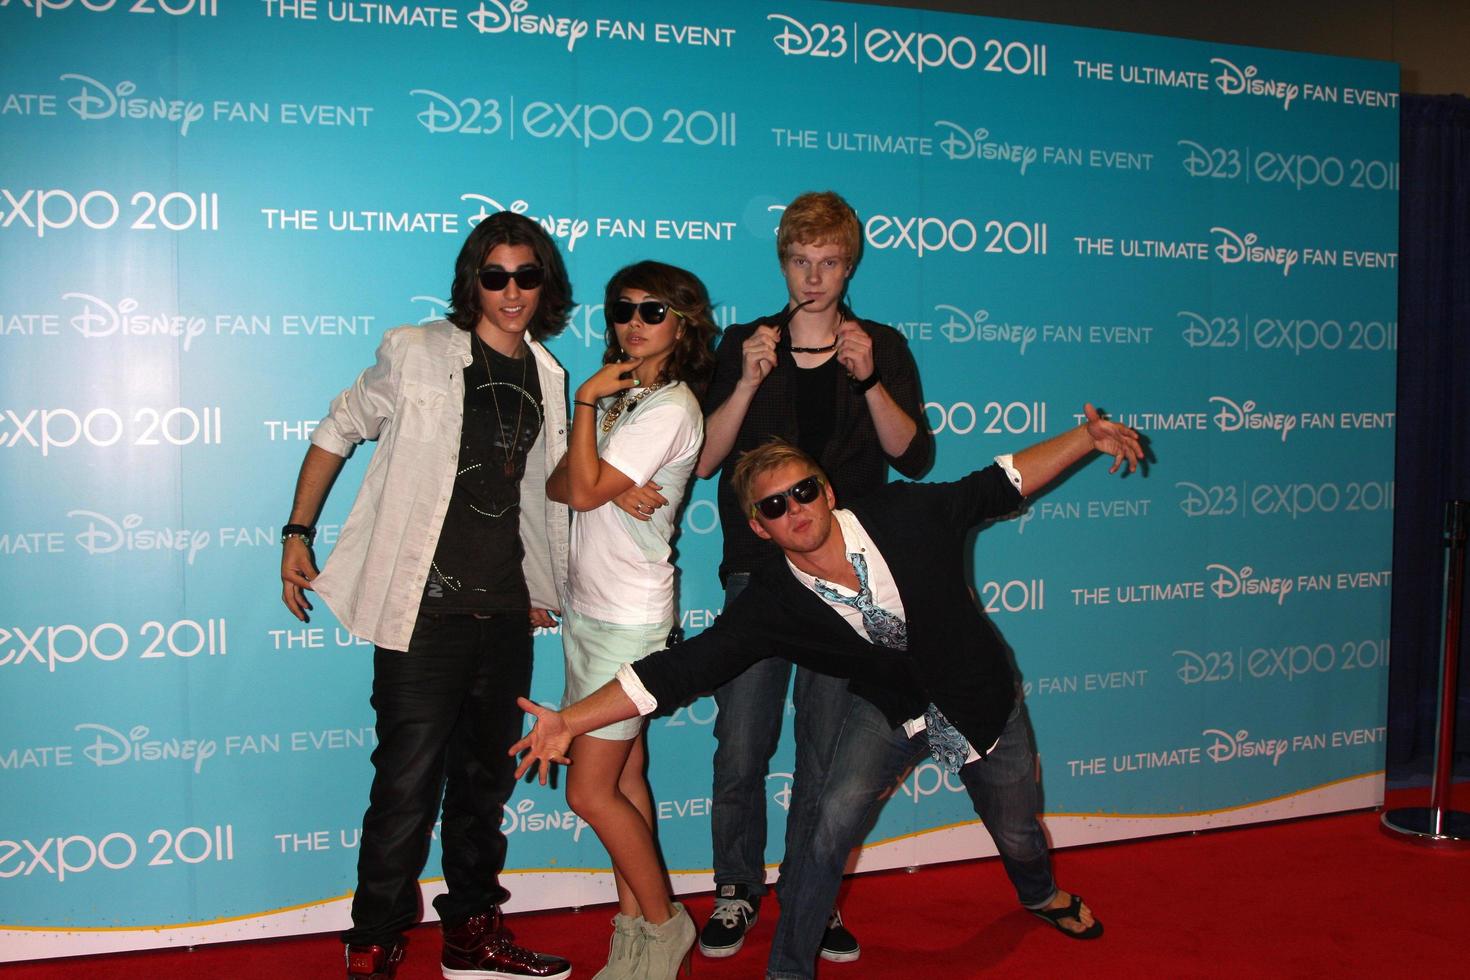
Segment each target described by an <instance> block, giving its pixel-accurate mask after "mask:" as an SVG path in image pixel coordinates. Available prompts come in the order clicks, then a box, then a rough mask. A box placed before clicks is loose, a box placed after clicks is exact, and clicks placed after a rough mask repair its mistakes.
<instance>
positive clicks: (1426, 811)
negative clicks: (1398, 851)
mask: <svg viewBox="0 0 1470 980" xmlns="http://www.w3.org/2000/svg"><path fill="white" fill-rule="evenodd" d="M1381 819H1382V822H1383V831H1384V833H1386V834H1388V835H1389V836H1390V837H1398V838H1400V839H1402V840H1407V841H1410V842H1411V843H1414V844H1423V845H1426V846H1428V847H1449V848H1470V813H1463V812H1461V811H1459V810H1436V809H1432V808H1430V807H1425V806H1407V807H1400V808H1399V809H1397V810H1385V811H1384V812H1383V817H1382V818H1381Z"/></svg>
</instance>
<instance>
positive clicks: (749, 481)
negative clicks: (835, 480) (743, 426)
mask: <svg viewBox="0 0 1470 980" xmlns="http://www.w3.org/2000/svg"><path fill="white" fill-rule="evenodd" d="M787 463H798V464H800V465H802V466H805V467H806V468H807V469H809V470H811V471H812V472H813V473H815V474H816V475H817V476H820V477H821V478H822V481H823V482H824V483H827V484H828V485H829V486H830V485H831V483H830V481H828V480H827V474H826V473H823V472H822V467H821V466H819V465H818V464H817V461H816V460H814V459H812V458H811V457H810V456H808V455H807V454H806V453H804V452H802V451H801V450H800V449H798V448H797V447H795V446H793V445H792V444H791V443H789V442H787V441H786V440H785V439H782V438H781V437H780V436H772V437H771V438H769V439H767V440H766V441H765V442H763V443H761V444H760V445H759V446H756V447H755V448H754V449H752V450H750V451H749V452H747V453H746V454H745V455H743V456H741V457H740V460H739V461H738V462H737V463H736V464H735V472H734V473H733V474H731V476H730V488H731V489H732V490H734V491H735V496H736V499H738V500H739V501H740V509H741V511H743V512H745V513H747V514H748V513H750V505H751V504H753V503H755V496H754V493H755V489H754V488H755V483H756V481H757V480H758V479H760V478H761V477H762V476H763V475H765V474H766V473H769V472H771V471H772V470H778V469H780V468H781V467H783V466H785V465H786V464H787Z"/></svg>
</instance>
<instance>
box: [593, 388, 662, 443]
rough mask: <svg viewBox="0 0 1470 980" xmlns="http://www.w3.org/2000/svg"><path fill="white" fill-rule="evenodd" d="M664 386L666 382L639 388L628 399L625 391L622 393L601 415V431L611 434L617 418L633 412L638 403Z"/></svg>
mask: <svg viewBox="0 0 1470 980" xmlns="http://www.w3.org/2000/svg"><path fill="white" fill-rule="evenodd" d="M666 384H668V382H667V381H660V382H658V383H657V384H651V385H649V386H648V387H647V388H640V389H639V390H638V394H636V395H634V396H633V397H632V398H629V397H628V392H627V391H626V390H625V391H623V393H622V394H620V395H618V400H617V401H615V402H613V403H612V404H611V405H609V406H608V409H607V411H606V412H604V413H603V416H602V431H603V432H611V431H612V427H613V423H614V422H616V421H617V420H618V417H619V416H621V415H622V414H623V412H624V411H628V412H631V411H633V409H634V408H636V407H637V406H638V403H639V402H641V401H643V399H645V398H647V397H648V396H649V395H651V394H653V393H654V392H655V391H658V390H659V389H660V388H662V387H663V386H664V385H666Z"/></svg>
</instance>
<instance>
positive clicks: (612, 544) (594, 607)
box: [571, 382, 704, 626]
mask: <svg viewBox="0 0 1470 980" xmlns="http://www.w3.org/2000/svg"><path fill="white" fill-rule="evenodd" d="M609 404H610V403H609ZM703 442H704V414H703V413H702V412H701V411H700V408H699V401H698V399H696V398H695V397H694V393H693V392H692V391H690V390H689V386H688V385H686V384H682V383H680V382H675V383H673V384H670V385H666V386H665V387H663V388H660V389H658V390H657V391H655V392H653V393H652V394H650V395H646V396H644V398H642V399H641V400H640V401H639V402H638V403H637V405H636V407H635V408H634V409H633V410H632V411H631V412H630V411H627V410H626V409H625V410H624V411H623V413H622V415H620V416H619V417H618V419H617V421H616V422H614V423H613V427H612V431H610V432H603V431H602V421H601V414H599V416H598V423H597V454H598V456H600V457H601V458H602V460H603V461H604V462H605V463H607V464H608V465H609V466H612V467H614V468H615V469H617V470H618V471H619V472H620V473H622V474H623V475H624V476H626V477H628V478H629V479H630V480H632V481H633V482H634V483H635V484H636V485H638V486H643V485H644V484H646V483H648V481H649V480H652V481H654V482H655V483H657V484H658V485H659V486H660V488H661V489H660V490H659V493H661V494H663V495H664V497H666V498H667V499H668V501H669V503H668V505H667V506H665V507H660V508H659V509H658V510H656V511H654V513H653V519H652V520H649V521H640V520H637V519H636V518H634V517H632V516H631V515H629V514H627V513H625V512H624V511H623V510H622V509H621V508H620V507H618V505H617V504H615V503H613V502H612V501H608V502H607V503H605V504H603V505H602V506H601V507H598V508H596V509H595V510H589V511H584V512H582V513H578V514H574V515H573V516H572V541H571V606H572V608H573V609H575V610H576V611H577V612H579V613H581V614H582V615H584V616H591V617H592V618H594V619H601V620H603V621H605V622H609V623H618V624H620V625H625V626H641V625H646V624H653V623H661V622H664V621H666V620H670V619H672V617H673V614H674V566H673V563H672V562H670V561H669V553H670V550H671V549H670V547H669V540H670V539H671V538H672V537H673V536H674V530H675V528H674V520H675V518H676V517H677V516H678V512H679V504H680V503H681V502H682V501H683V499H684V488H685V486H686V485H687V484H688V482H689V476H690V474H691V473H693V472H694V464H695V463H696V462H697V461H698V459H699V449H700V446H701V445H702V444H703Z"/></svg>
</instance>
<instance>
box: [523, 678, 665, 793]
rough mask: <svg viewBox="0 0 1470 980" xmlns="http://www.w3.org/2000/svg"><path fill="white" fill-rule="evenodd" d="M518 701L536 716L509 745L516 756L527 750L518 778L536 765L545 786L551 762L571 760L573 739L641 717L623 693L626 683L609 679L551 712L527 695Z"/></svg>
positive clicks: (565, 763)
mask: <svg viewBox="0 0 1470 980" xmlns="http://www.w3.org/2000/svg"><path fill="white" fill-rule="evenodd" d="M516 704H518V705H520V706H521V710H522V711H524V712H526V713H527V714H529V715H531V716H532V717H534V718H535V719H536V723H535V724H534V725H533V726H532V727H531V730H530V731H529V732H528V733H527V734H526V737H525V738H523V739H521V740H520V741H519V742H517V743H516V744H514V745H512V746H511V747H510V754H511V755H513V756H515V755H520V754H521V753H522V752H525V753H526V755H525V758H523V759H522V760H521V764H520V765H519V766H517V767H516V779H520V778H521V777H522V776H524V775H525V774H526V770H528V769H530V768H531V766H533V765H535V766H537V768H538V771H537V776H538V778H539V779H540V780H541V785H542V786H545V785H546V776H547V774H548V773H549V772H550V771H551V763H553V762H559V763H561V764H562V765H564V766H565V765H569V764H570V763H571V761H572V760H571V759H569V758H567V747H568V746H569V745H571V744H572V739H573V738H576V737H577V736H578V735H581V734H584V733H585V732H590V731H592V730H593V729H594V728H601V727H603V726H604V725H611V724H612V723H613V722H615V721H623V720H624V719H627V718H636V717H638V706H637V705H635V704H634V703H633V699H632V698H630V697H628V695H627V694H625V693H623V685H622V684H620V683H619V682H618V681H617V680H610V681H608V682H607V683H606V684H604V685H602V686H601V687H599V688H598V689H597V690H595V691H593V692H592V693H591V694H589V695H588V696H587V697H585V698H583V699H582V700H580V701H578V702H577V703H576V704H571V705H568V706H567V707H565V708H563V709H562V710H560V711H552V710H551V709H550V708H545V707H542V706H541V705H539V704H537V703H536V702H534V701H529V700H527V699H526V698H516Z"/></svg>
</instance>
